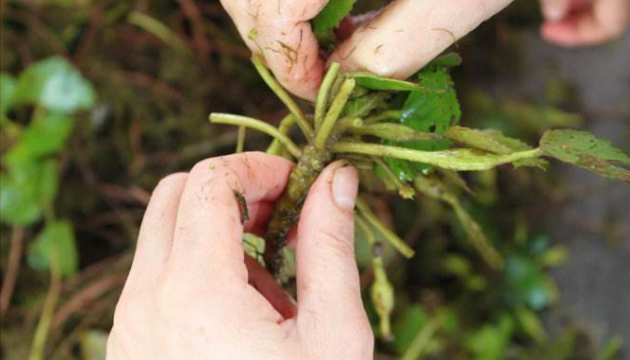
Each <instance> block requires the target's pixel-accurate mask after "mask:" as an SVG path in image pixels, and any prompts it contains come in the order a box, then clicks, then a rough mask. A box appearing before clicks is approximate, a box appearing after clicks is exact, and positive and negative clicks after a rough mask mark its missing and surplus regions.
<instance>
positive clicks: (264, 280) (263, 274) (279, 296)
mask: <svg viewBox="0 0 630 360" xmlns="http://www.w3.org/2000/svg"><path fill="white" fill-rule="evenodd" d="M245 265H246V266H247V271H248V274H249V284H250V285H251V286H253V287H254V288H255V289H256V290H258V292H259V293H260V294H261V295H262V296H264V297H265V299H267V301H269V303H270V304H271V306H273V308H274V309H276V311H277V312H278V313H280V315H282V317H283V318H284V319H290V318H292V317H293V316H295V314H296V313H297V310H296V308H295V304H294V302H293V301H291V299H290V298H289V296H288V295H287V294H286V293H285V292H284V290H282V288H281V287H280V285H278V282H277V281H276V279H274V278H273V276H271V274H269V272H268V271H267V270H266V269H265V268H264V267H262V265H260V264H259V263H258V262H257V261H256V260H254V259H252V258H251V257H250V256H246V257H245Z"/></svg>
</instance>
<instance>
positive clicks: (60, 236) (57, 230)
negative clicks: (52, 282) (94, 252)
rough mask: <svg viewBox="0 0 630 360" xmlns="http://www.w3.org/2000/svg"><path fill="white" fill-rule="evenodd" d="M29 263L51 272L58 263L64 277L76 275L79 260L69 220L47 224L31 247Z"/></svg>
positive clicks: (38, 268)
mask: <svg viewBox="0 0 630 360" xmlns="http://www.w3.org/2000/svg"><path fill="white" fill-rule="evenodd" d="M27 261H28V264H29V265H30V266H31V267H33V268H34V269H37V270H42V271H49V270H50V269H51V267H52V266H53V264H54V262H55V261H57V262H58V263H57V264H58V265H59V272H60V274H61V276H62V277H66V278H67V277H71V276H73V275H74V274H76V272H77V269H78V266H79V260H78V254H77V248H76V243H75V239H74V231H73V229H72V224H71V223H70V222H69V221H67V220H54V221H52V222H50V223H48V224H46V227H45V228H44V230H43V231H42V232H41V233H39V235H37V237H36V238H35V240H34V241H33V243H32V244H31V245H30V247H29V250H28V254H27Z"/></svg>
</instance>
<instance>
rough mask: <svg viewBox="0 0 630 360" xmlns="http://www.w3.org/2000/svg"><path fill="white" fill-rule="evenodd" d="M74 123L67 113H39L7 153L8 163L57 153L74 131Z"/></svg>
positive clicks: (31, 159)
mask: <svg viewBox="0 0 630 360" xmlns="http://www.w3.org/2000/svg"><path fill="white" fill-rule="evenodd" d="M73 125H74V119H72V118H71V117H68V116H67V115H63V114H60V113H53V112H49V111H44V112H40V113H38V116H37V117H36V118H35V119H33V120H32V122H31V124H30V125H29V126H28V127H27V128H26V129H25V130H24V132H23V133H22V134H21V136H20V138H19V139H18V141H17V143H16V144H15V145H13V147H11V149H10V150H9V151H8V152H7V154H6V155H5V156H6V158H5V159H6V161H7V163H9V164H11V163H15V162H26V161H33V160H37V159H38V158H41V157H44V156H47V155H53V154H55V153H57V152H58V151H59V150H61V148H63V146H64V144H65V143H66V140H67V139H68V137H69V136H70V134H71V133H72V128H73Z"/></svg>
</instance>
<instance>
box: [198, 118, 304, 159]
mask: <svg viewBox="0 0 630 360" xmlns="http://www.w3.org/2000/svg"><path fill="white" fill-rule="evenodd" d="M210 122H211V123H213V124H226V125H237V126H244V127H249V128H252V129H255V130H258V131H260V132H263V133H265V134H267V135H269V136H272V137H273V138H274V139H277V140H278V141H280V142H281V143H282V145H284V147H286V149H287V150H288V151H289V152H290V153H291V155H293V156H294V157H296V158H299V157H300V154H301V151H300V148H299V147H298V146H297V145H295V143H294V142H293V141H291V139H289V137H288V136H286V135H284V134H283V133H281V132H280V131H278V129H276V128H275V127H273V126H271V125H269V124H267V123H266V122H264V121H261V120H258V119H254V118H250V117H247V116H240V115H232V114H220V113H213V114H210Z"/></svg>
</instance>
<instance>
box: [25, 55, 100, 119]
mask: <svg viewBox="0 0 630 360" xmlns="http://www.w3.org/2000/svg"><path fill="white" fill-rule="evenodd" d="M13 101H14V103H19V104H27V105H37V106H42V107H44V108H47V109H49V110H53V111H58V112H62V113H71V112H74V111H77V110H86V109H90V108H91V107H92V106H94V103H95V101H96V96H95V93H94V89H93V88H92V85H91V84H90V82H88V81H87V80H85V78H83V76H81V73H79V71H78V70H77V69H75V68H74V67H73V66H72V65H71V64H70V63H68V62H67V61H66V60H64V59H63V58H61V57H52V58H48V59H46V60H42V61H39V62H36V63H34V64H33V65H31V66H29V67H28V68H27V69H26V70H24V72H23V73H22V74H21V75H20V77H19V79H18V82H17V85H16V88H15V94H14V98H13Z"/></svg>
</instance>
